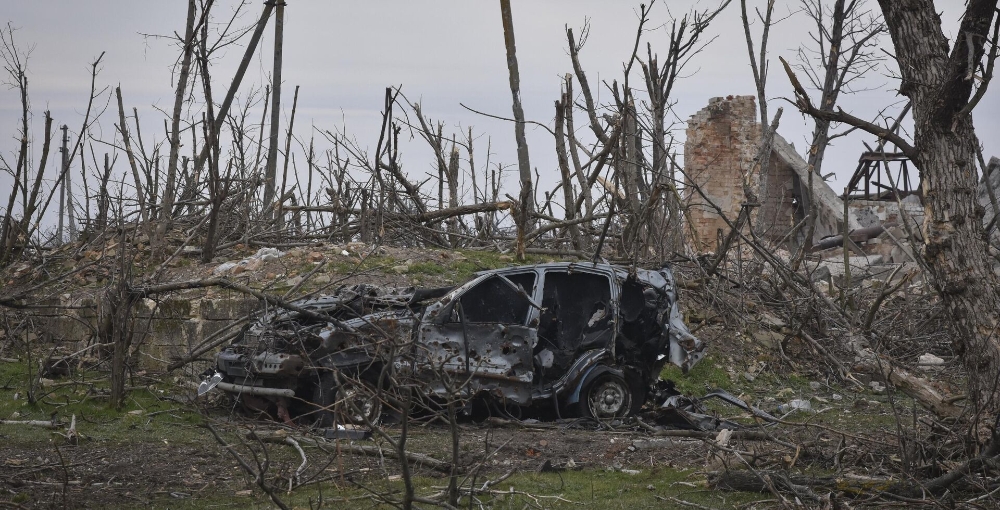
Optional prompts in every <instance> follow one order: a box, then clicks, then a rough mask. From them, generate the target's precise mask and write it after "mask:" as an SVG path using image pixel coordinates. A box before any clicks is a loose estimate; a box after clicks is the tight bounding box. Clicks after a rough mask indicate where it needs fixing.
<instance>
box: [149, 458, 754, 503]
mask: <svg viewBox="0 0 1000 510" xmlns="http://www.w3.org/2000/svg"><path fill="white" fill-rule="evenodd" d="M494 476H495V475H494ZM413 481H414V485H415V488H416V494H417V495H418V496H423V497H428V496H431V495H436V494H439V493H440V492H441V490H442V489H443V487H444V486H446V485H447V480H446V479H444V478H427V477H415V478H414V480H413ZM483 481H485V480H484V479H483V478H480V479H478V480H477V482H479V483H477V485H480V483H481V482H483ZM359 483H361V484H364V485H365V486H366V487H368V488H369V489H371V490H372V491H373V492H378V493H381V494H382V495H385V496H388V499H391V500H393V501H400V500H401V499H402V494H403V483H402V481H399V480H395V479H394V480H393V481H387V480H385V479H384V478H383V479H380V480H365V481H360V480H359ZM493 490H494V492H493V493H491V494H480V495H477V496H476V497H477V499H478V502H479V503H481V504H482V505H483V506H485V507H487V508H494V509H498V510H502V509H510V510H521V509H523V508H538V507H541V508H580V506H581V505H583V506H590V505H594V506H595V507H597V508H610V509H628V510H632V509H639V508H675V507H677V506H679V505H678V504H677V503H676V502H674V501H672V500H671V499H670V498H671V497H674V498H678V499H681V500H683V501H687V502H691V503H695V504H700V505H703V506H709V507H712V508H735V507H737V506H739V505H748V504H751V505H752V504H753V503H754V502H755V501H760V500H763V499H767V496H766V495H764V494H756V493H745V492H725V491H713V490H710V489H708V488H707V487H706V486H705V479H704V477H703V475H701V474H698V473H695V472H694V471H692V470H679V469H670V468H654V469H652V470H642V471H640V473H639V474H626V473H623V472H609V471H601V470H590V469H588V470H583V471H567V472H562V473H518V474H515V475H514V476H512V477H510V478H508V479H507V480H504V481H503V482H501V483H500V484H499V485H497V486H496V487H494V488H493ZM320 492H322V494H323V498H324V500H325V502H326V503H327V504H329V505H331V508H345V509H355V508H357V509H362V508H365V509H369V508H393V506H391V505H388V504H379V503H378V502H377V499H375V498H373V497H371V494H370V493H368V492H366V491H365V490H364V489H361V488H359V487H358V486H356V485H352V484H351V483H350V482H347V483H344V484H339V483H334V482H327V483H323V484H320V485H318V486H312V487H305V488H301V489H298V490H296V491H295V492H293V493H292V494H285V493H281V494H279V495H278V496H279V497H280V498H281V499H282V501H284V502H285V504H287V505H289V506H291V507H293V508H308V507H309V504H310V502H311V503H312V504H313V505H315V504H316V502H317V501H318V497H319V494H320ZM468 503H469V500H468V497H462V498H461V500H460V501H459V507H462V508H465V507H467V506H468ZM151 506H152V507H153V508H165V507H169V508H192V509H193V508H206V507H209V506H211V507H213V508H271V507H272V504H271V502H270V500H269V499H268V498H267V496H266V495H265V494H263V493H262V492H261V491H259V490H256V489H254V491H253V493H252V494H246V493H245V492H241V495H240V496H237V497H233V495H232V494H204V496H203V497H198V498H197V499H187V500H177V499H174V498H171V497H170V496H169V495H167V494H164V495H163V496H162V499H157V500H154V501H153V503H152V505H151ZM473 506H474V507H476V508H480V506H479V504H476V503H475V502H474V503H473Z"/></svg>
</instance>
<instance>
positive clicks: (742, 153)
mask: <svg viewBox="0 0 1000 510" xmlns="http://www.w3.org/2000/svg"><path fill="white" fill-rule="evenodd" d="M756 116H757V103H756V99H755V98H754V96H729V97H727V98H721V97H716V98H712V99H711V100H710V101H709V102H708V106H706V107H705V108H703V109H702V110H701V111H699V112H698V113H696V114H695V115H694V116H692V117H691V119H690V120H689V121H688V128H687V141H685V142H684V168H685V173H686V174H687V175H686V178H685V187H686V188H687V189H688V190H692V189H693V188H692V187H691V186H690V185H691V184H692V183H693V184H697V185H698V186H699V187H700V188H701V190H702V192H703V193H704V194H705V197H707V198H708V200H710V201H711V202H712V203H714V204H715V205H716V206H718V207H719V209H721V210H722V213H723V214H725V215H726V216H727V217H729V218H730V219H732V220H735V219H736V217H737V216H738V215H739V213H740V208H741V204H742V203H743V201H744V197H743V179H744V176H745V175H746V172H747V171H749V169H750V168H751V164H752V162H753V157H754V152H755V149H756V142H757V139H758V136H759V135H758V133H759V127H758V124H757V121H756ZM751 184H752V185H755V184H756V183H751ZM689 193H690V194H689V196H688V197H687V205H688V208H687V218H688V221H689V222H690V223H691V225H692V227H693V230H694V232H695V235H696V236H697V238H698V239H696V240H695V243H696V246H697V249H698V250H699V251H704V250H709V251H711V250H712V249H714V246H715V242H716V239H717V236H718V232H719V231H721V232H722V234H723V235H725V234H727V233H728V232H729V226H728V225H727V224H726V222H725V220H723V218H722V217H720V216H719V214H718V213H717V212H716V210H715V208H713V207H712V206H711V205H709V204H708V203H707V201H706V200H705V198H703V197H702V196H701V195H700V194H698V193H694V192H690V191H689Z"/></svg>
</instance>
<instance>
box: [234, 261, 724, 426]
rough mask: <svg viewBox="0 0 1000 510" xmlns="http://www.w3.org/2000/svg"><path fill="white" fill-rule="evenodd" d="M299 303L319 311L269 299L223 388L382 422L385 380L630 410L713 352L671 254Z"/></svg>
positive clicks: (346, 292)
mask: <svg viewBox="0 0 1000 510" xmlns="http://www.w3.org/2000/svg"><path fill="white" fill-rule="evenodd" d="M296 305H297V306H299V307H301V308H303V309H305V310H308V311H309V312H312V315H310V316H309V317H306V316H304V314H301V313H298V312H292V311H286V310H276V311H271V312H269V313H265V314H263V315H262V318H261V319H260V320H258V321H257V322H255V323H254V324H252V325H251V326H249V327H248V328H246V330H245V331H244V333H243V334H242V335H241V336H240V337H239V338H238V339H237V340H235V341H234V342H233V344H232V345H230V346H228V347H226V348H225V349H224V350H223V351H222V352H221V353H220V354H219V355H218V357H217V360H216V365H217V370H218V373H219V374H221V378H219V379H218V380H217V381H216V384H217V386H218V388H219V389H221V390H223V391H225V392H227V393H229V394H231V395H234V396H235V397H236V398H237V399H238V400H239V401H240V402H241V403H242V404H243V405H244V406H246V407H247V408H249V409H252V410H256V411H259V412H265V413H268V414H270V415H271V416H274V417H277V418H279V419H282V420H284V421H285V422H287V423H292V419H293V417H299V418H300V419H299V421H300V422H303V421H310V420H311V421H312V422H315V420H319V422H320V425H321V426H329V425H330V424H331V423H332V422H333V421H334V420H337V419H339V420H342V421H351V422H365V421H366V420H367V421H369V422H372V421H375V420H377V419H378V417H379V416H380V414H381V413H382V411H383V409H382V402H381V400H391V399H379V398H373V396H374V395H375V393H378V394H380V395H381V394H382V393H383V392H385V393H387V394H392V392H393V391H394V389H396V388H397V387H399V386H400V385H404V384H405V385H407V386H408V387H419V388H420V393H421V394H422V396H424V397H427V400H428V401H434V400H439V401H440V400H443V399H446V398H457V399H459V400H462V401H463V402H468V401H470V400H472V399H475V398H480V397H483V398H484V399H485V400H487V401H490V402H493V403H494V404H500V405H501V406H503V408H504V409H521V408H527V407H532V406H534V407H549V408H553V407H554V408H555V411H556V413H557V415H559V416H582V417H588V418H597V419H610V418H618V417H624V416H628V415H631V414H634V413H636V412H638V411H639V409H640V408H641V407H642V406H643V404H644V403H645V402H646V401H647V399H648V398H649V397H651V396H652V395H653V392H654V385H655V384H656V381H657V380H658V378H659V374H660V371H661V369H662V367H663V365H664V364H665V363H667V362H669V363H673V364H675V365H677V366H679V367H681V368H682V369H683V370H684V371H685V372H687V370H689V369H690V368H691V367H692V366H694V365H695V364H696V363H697V362H698V361H699V360H700V359H701V358H702V357H703V356H704V354H705V345H704V344H703V343H702V342H701V341H700V340H699V339H697V338H696V337H695V336H694V335H692V334H691V333H690V332H689V331H688V329H687V327H686V326H685V324H684V322H683V320H682V318H681V315H680V312H679V310H678V307H677V292H676V287H675V283H674V280H673V275H672V273H671V272H670V269H669V268H666V267H664V268H661V269H658V270H645V269H629V268H625V267H620V266H614V265H610V264H600V263H547V264H539V265H534V266H520V267H510V268H504V269H498V270H488V271H483V272H480V273H478V274H477V275H476V276H475V277H473V278H472V279H471V280H470V281H468V282H467V283H465V284H462V285H459V286H456V287H453V288H434V289H419V288H412V287H411V288H405V289H399V288H383V287H376V286H370V285H353V286H345V287H342V288H340V289H338V290H337V291H336V292H334V293H333V294H331V295H329V296H324V297H321V298H318V299H311V300H306V301H300V302H297V303H296ZM337 410H339V411H337ZM336 412H339V413H340V414H336ZM338 417H339V418H338Z"/></svg>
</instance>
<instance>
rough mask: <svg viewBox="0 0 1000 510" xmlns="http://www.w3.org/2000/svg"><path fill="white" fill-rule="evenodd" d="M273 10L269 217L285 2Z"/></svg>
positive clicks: (279, 1) (266, 189) (275, 161)
mask: <svg viewBox="0 0 1000 510" xmlns="http://www.w3.org/2000/svg"><path fill="white" fill-rule="evenodd" d="M275 5H276V7H277V9H276V10H275V12H274V72H273V73H272V74H271V136H270V142H269V144H268V150H267V167H266V169H265V171H264V208H265V216H266V217H267V218H271V217H272V216H273V212H271V211H272V210H271V202H272V201H274V187H275V183H274V179H275V176H276V174H277V168H278V128H279V123H280V121H281V49H282V42H283V33H284V29H285V2H284V0H277V1H276V2H275Z"/></svg>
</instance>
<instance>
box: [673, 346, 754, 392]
mask: <svg viewBox="0 0 1000 510" xmlns="http://www.w3.org/2000/svg"><path fill="white" fill-rule="evenodd" d="M660 379H664V380H666V379H669V380H671V381H674V385H675V388H677V391H679V392H681V393H682V394H684V395H691V396H699V395H702V394H704V393H705V392H706V391H708V390H710V389H713V390H714V389H716V388H721V389H724V390H726V391H730V392H733V391H737V388H736V386H735V385H734V384H733V382H732V380H731V379H730V378H729V373H728V372H726V370H725V368H723V367H722V366H720V365H719V363H718V362H717V361H716V359H715V357H713V356H712V355H708V356H705V358H704V359H702V360H701V361H700V362H699V363H698V364H697V365H695V366H694V368H692V369H691V370H690V371H688V373H687V374H685V373H684V372H683V371H681V369H680V367H678V366H676V365H673V364H671V363H667V364H666V366H664V367H663V370H662V371H661V372H660Z"/></svg>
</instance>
